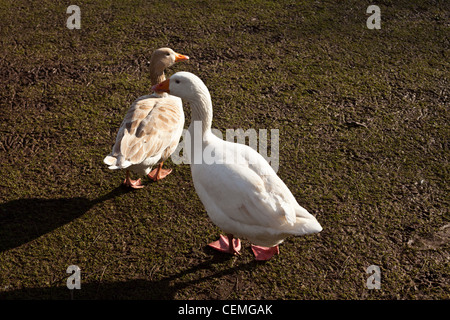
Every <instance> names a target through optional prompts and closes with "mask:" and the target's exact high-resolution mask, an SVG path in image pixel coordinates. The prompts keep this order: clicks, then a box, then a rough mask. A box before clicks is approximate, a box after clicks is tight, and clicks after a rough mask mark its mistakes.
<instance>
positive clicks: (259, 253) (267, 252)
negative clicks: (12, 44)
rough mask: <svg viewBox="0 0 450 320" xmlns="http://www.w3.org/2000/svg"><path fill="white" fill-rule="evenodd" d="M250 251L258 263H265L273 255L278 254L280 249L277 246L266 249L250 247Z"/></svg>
mask: <svg viewBox="0 0 450 320" xmlns="http://www.w3.org/2000/svg"><path fill="white" fill-rule="evenodd" d="M252 251H253V254H254V255H255V259H256V260H258V261H267V260H270V258H272V257H273V256H274V255H276V254H280V249H279V248H278V246H275V247H270V248H267V247H260V246H254V245H252Z"/></svg>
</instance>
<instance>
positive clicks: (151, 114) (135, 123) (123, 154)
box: [103, 48, 189, 189]
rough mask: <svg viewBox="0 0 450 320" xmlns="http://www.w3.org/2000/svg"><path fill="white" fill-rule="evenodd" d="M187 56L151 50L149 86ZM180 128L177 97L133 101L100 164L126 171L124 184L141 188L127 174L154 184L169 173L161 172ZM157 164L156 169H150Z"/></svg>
mask: <svg viewBox="0 0 450 320" xmlns="http://www.w3.org/2000/svg"><path fill="white" fill-rule="evenodd" d="M187 59H189V57H188V56H185V55H182V54H179V53H176V52H174V51H173V50H172V49H169V48H160V49H157V50H155V52H154V53H153V54H152V57H151V59H150V80H151V83H152V85H155V84H157V83H160V82H161V81H164V80H165V79H166V78H165V76H164V69H165V68H167V67H170V66H172V65H173V64H174V63H175V62H177V61H182V60H187ZM183 127H184V112H183V104H182V101H181V99H180V98H178V97H174V96H171V95H168V94H167V93H165V92H155V93H153V94H151V95H146V96H142V97H140V98H138V99H137V100H136V101H134V102H133V104H132V105H131V107H130V109H129V110H128V112H127V114H126V115H125V119H124V120H123V122H122V124H121V125H120V128H119V132H118V133H117V137H116V142H115V144H114V146H113V148H112V152H111V153H110V154H109V155H108V156H106V157H105V159H104V160H103V162H104V163H105V164H107V165H108V166H109V169H112V170H114V169H126V170H127V171H126V179H125V181H124V182H123V184H124V185H126V186H128V187H131V188H135V189H138V188H143V187H144V186H143V185H142V184H141V179H138V180H131V179H130V171H132V172H134V173H136V174H139V175H147V176H148V177H149V178H150V179H152V180H154V181H157V180H160V179H163V178H164V177H166V176H167V175H168V174H170V173H171V172H172V169H163V168H162V166H163V164H164V161H165V160H167V159H168V158H169V156H170V155H171V154H172V153H173V152H174V151H175V149H176V147H177V145H178V142H179V141H180V137H181V134H182V133H183ZM158 162H159V166H158V168H156V169H154V170H153V171H152V172H150V170H151V169H152V167H153V166H154V165H155V164H157V163H158Z"/></svg>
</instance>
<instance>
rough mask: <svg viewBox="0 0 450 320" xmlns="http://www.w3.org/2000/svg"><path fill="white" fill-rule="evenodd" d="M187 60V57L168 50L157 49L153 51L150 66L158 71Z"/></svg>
mask: <svg viewBox="0 0 450 320" xmlns="http://www.w3.org/2000/svg"><path fill="white" fill-rule="evenodd" d="M183 60H189V57H188V56H186V55H183V54H180V53H177V52H175V51H173V50H172V49H170V48H159V49H157V50H155V51H154V52H153V54H152V57H151V59H150V65H151V66H152V67H153V68H154V69H156V70H160V71H164V69H166V68H168V67H170V66H172V65H173V64H174V63H175V62H178V61H183Z"/></svg>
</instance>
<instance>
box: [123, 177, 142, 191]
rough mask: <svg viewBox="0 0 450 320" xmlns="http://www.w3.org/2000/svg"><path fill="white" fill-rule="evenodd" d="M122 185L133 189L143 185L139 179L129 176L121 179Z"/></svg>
mask: <svg viewBox="0 0 450 320" xmlns="http://www.w3.org/2000/svg"><path fill="white" fill-rule="evenodd" d="M123 185H124V186H126V187H129V188H133V189H141V188H143V187H144V185H143V184H142V183H141V179H137V180H131V179H129V178H127V179H125V180H124V181H123Z"/></svg>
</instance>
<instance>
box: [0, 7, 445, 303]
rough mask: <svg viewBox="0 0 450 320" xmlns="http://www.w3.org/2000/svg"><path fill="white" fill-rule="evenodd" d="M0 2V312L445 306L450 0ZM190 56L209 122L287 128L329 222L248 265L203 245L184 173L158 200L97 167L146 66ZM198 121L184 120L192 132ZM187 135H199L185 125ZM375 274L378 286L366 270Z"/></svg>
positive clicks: (161, 186) (303, 196)
mask: <svg viewBox="0 0 450 320" xmlns="http://www.w3.org/2000/svg"><path fill="white" fill-rule="evenodd" d="M371 4H375V3H372V1H345V3H340V2H335V1H277V2H272V1H256V0H255V1H225V2H222V1H220V2H219V1H164V2H163V1H157V2H155V3H150V2H148V1H143V0H141V1H139V0H138V1H101V2H96V1H78V2H77V5H78V6H79V7H80V9H81V17H82V18H81V29H79V30H69V29H68V28H66V19H67V18H68V16H69V15H68V14H66V8H67V6H68V5H69V4H66V3H55V2H54V1H23V0H16V1H7V0H2V1H0V41H1V46H0V108H1V112H0V117H1V123H0V132H1V134H0V153H1V154H0V155H1V157H0V163H1V174H2V182H1V183H0V190H1V193H0V209H1V211H0V241H1V242H0V250H1V253H0V298H2V299H70V298H71V296H70V293H69V290H68V289H67V288H66V278H67V277H68V274H67V273H66V269H67V267H68V266H69V265H78V266H79V267H80V268H81V272H82V289H81V290H77V291H76V292H75V293H74V298H75V299H102V298H107V299H240V300H242V299H448V298H450V295H449V269H450V268H449V234H450V225H449V216H448V204H449V201H448V200H449V198H448V181H449V167H448V156H449V150H448V141H449V127H448V123H449V116H448V108H449V92H448V88H449V83H448V75H449V73H448V72H449V61H450V59H449V40H448V30H449V12H450V8H449V5H448V3H446V2H444V1H425V0H424V1H414V2H410V1H377V3H376V4H377V5H379V7H380V9H381V18H382V24H381V25H382V27H381V29H380V30H369V29H368V28H367V27H366V19H367V18H368V16H369V15H368V14H366V9H367V7H368V6H369V5H371ZM162 46H169V47H171V48H173V49H174V50H176V51H178V52H180V53H183V54H187V55H189V56H190V57H191V60H190V61H188V62H183V63H179V64H177V65H175V66H174V67H172V68H171V69H170V70H168V74H169V75H170V74H173V73H174V72H176V71H181V70H185V71H190V72H193V73H195V74H197V75H198V76H199V77H201V78H202V79H203V80H204V82H205V83H206V85H207V86H208V87H209V89H210V92H211V96H212V98H213V105H214V120H213V126H214V127H215V128H218V129H220V130H221V131H223V132H224V130H225V129H228V128H230V129H237V128H242V129H244V130H247V129H249V128H253V129H255V130H259V129H268V130H270V129H278V130H279V133H280V167H279V171H278V174H279V176H280V177H281V178H282V179H283V180H284V181H285V183H286V184H287V185H288V187H289V188H290V189H291V190H292V192H293V194H294V195H295V196H296V198H297V200H298V201H299V203H300V204H301V205H302V206H304V207H305V208H307V209H308V210H309V211H310V212H311V213H313V214H314V215H315V216H316V217H317V219H318V220H319V222H320V223H321V224H322V226H323V231H322V232H321V233H320V234H318V235H311V236H305V237H300V238H288V239H287V240H286V241H285V243H283V244H282V245H281V248H280V250H281V255H279V256H277V257H275V258H274V259H273V260H271V261H268V262H266V263H257V262H255V261H254V259H253V256H252V254H251V251H250V249H249V243H248V242H247V241H243V245H244V249H243V252H242V255H241V256H240V257H228V256H226V255H225V256H223V255H220V254H216V253H214V252H213V251H212V250H210V249H209V248H207V247H206V244H207V243H208V242H210V241H213V240H215V239H217V237H218V235H219V234H220V230H219V229H218V228H217V227H215V226H214V225H213V224H212V223H211V222H210V220H209V219H208V217H207V215H206V212H205V210H204V208H203V206H202V204H201V202H200V201H199V199H198V197H197V195H196V193H195V190H194V188H193V184H192V179H191V176H190V169H189V166H188V165H178V166H176V165H174V164H173V163H172V162H171V161H169V162H167V164H166V166H167V167H171V168H173V173H172V174H171V175H170V176H168V177H167V178H166V179H164V180H163V181H160V182H158V183H149V182H148V181H146V183H147V185H146V187H145V188H144V189H142V190H138V191H127V190H125V189H123V188H121V187H120V186H119V185H120V183H121V181H122V180H123V178H124V172H118V171H110V170H108V169H107V167H106V166H105V165H104V164H103V163H102V159H103V157H104V156H105V155H107V154H108V153H109V151H110V148H111V146H112V144H113V142H114V139H115V135H116V133H117V129H118V127H119V125H120V123H121V121H122V119H123V116H124V115H125V113H126V110H127V108H128V107H129V106H130V104H131V102H132V101H133V100H134V99H135V98H137V97H139V96H142V95H144V94H148V93H149V91H150V88H149V81H150V80H149V74H148V71H149V70H148V61H149V58H150V55H151V53H152V51H153V50H154V49H156V48H158V47H162ZM189 116H190V111H189V108H186V117H187V124H188V123H189V119H190V117H189ZM186 126H187V125H186ZM370 265H377V266H379V267H380V268H381V273H382V274H381V277H382V278H381V289H380V290H369V289H367V287H366V279H367V277H368V275H367V274H366V268H367V267H368V266H370Z"/></svg>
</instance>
